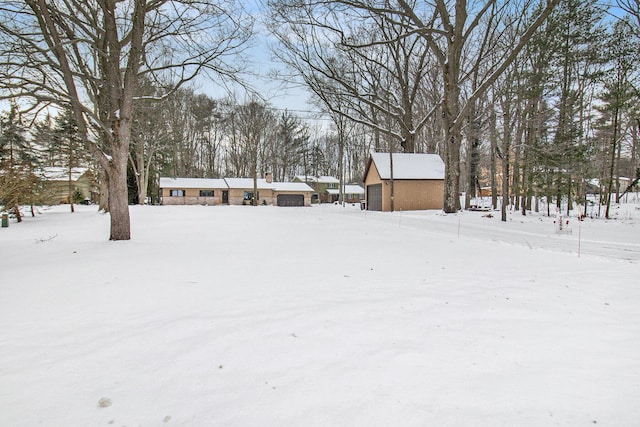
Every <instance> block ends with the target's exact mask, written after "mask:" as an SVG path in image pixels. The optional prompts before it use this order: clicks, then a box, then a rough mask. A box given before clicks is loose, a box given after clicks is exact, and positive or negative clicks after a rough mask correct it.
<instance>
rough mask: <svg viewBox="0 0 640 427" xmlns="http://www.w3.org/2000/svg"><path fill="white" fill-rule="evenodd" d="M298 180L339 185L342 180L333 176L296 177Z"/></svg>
mask: <svg viewBox="0 0 640 427" xmlns="http://www.w3.org/2000/svg"><path fill="white" fill-rule="evenodd" d="M296 179H298V180H299V181H303V182H317V183H321V184H338V183H339V182H340V180H339V179H338V178H335V177H333V176H311V175H307V176H304V175H296Z"/></svg>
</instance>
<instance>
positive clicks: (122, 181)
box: [107, 141, 131, 240]
mask: <svg viewBox="0 0 640 427" xmlns="http://www.w3.org/2000/svg"><path fill="white" fill-rule="evenodd" d="M117 145H118V146H117V150H114V156H113V161H112V162H111V164H110V167H109V170H108V172H107V175H108V176H109V177H108V188H109V216H110V223H111V233H110V235H109V240H129V239H131V221H130V218H129V204H128V202H129V191H128V189H127V165H128V162H127V159H128V152H129V147H128V144H127V143H126V142H125V143H123V142H122V141H120V142H119V144H117Z"/></svg>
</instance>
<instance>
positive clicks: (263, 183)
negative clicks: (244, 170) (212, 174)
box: [224, 178, 273, 190]
mask: <svg viewBox="0 0 640 427" xmlns="http://www.w3.org/2000/svg"><path fill="white" fill-rule="evenodd" d="M224 180H225V181H226V183H227V185H228V186H229V188H234V189H245V188H246V189H251V188H253V178H225V179H224ZM257 184H258V190H271V189H273V186H272V184H270V183H268V182H267V180H266V179H264V178H260V179H258V180H257Z"/></svg>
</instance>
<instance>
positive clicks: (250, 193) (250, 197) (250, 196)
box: [244, 191, 260, 201]
mask: <svg viewBox="0 0 640 427" xmlns="http://www.w3.org/2000/svg"><path fill="white" fill-rule="evenodd" d="M259 198H260V192H259V191H258V199H259ZM244 200H246V201H250V200H253V191H245V192H244Z"/></svg>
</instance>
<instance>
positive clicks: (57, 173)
mask: <svg viewBox="0 0 640 427" xmlns="http://www.w3.org/2000/svg"><path fill="white" fill-rule="evenodd" d="M88 170H89V168H71V180H72V181H77V180H78V179H80V177H81V176H82V175H84V174H85V173H87V171H88ZM38 175H40V176H41V177H42V178H43V179H45V180H47V181H69V168H64V167H58V166H48V167H44V168H42V170H41V171H40V173H39V174H38Z"/></svg>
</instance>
